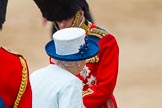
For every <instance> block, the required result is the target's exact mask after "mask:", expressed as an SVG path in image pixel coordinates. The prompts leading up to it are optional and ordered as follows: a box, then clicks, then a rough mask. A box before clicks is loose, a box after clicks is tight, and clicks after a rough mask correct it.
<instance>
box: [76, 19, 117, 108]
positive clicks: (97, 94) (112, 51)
mask: <svg viewBox="0 0 162 108" xmlns="http://www.w3.org/2000/svg"><path fill="white" fill-rule="evenodd" d="M81 27H82V28H83V29H85V30H86V31H87V34H88V38H89V39H92V40H94V41H96V42H97V43H98V44H99V46H100V51H99V53H98V55H97V56H96V57H93V58H91V59H90V60H89V61H88V63H87V67H85V68H84V71H82V72H80V74H79V75H78V77H79V78H80V79H81V80H82V81H83V85H84V90H83V101H84V105H85V106H86V108H117V105H116V101H115V98H114V96H113V91H114V88H115V85H116V81H117V75H118V61H119V60H118V59H119V58H118V57H119V48H118V44H117V42H116V39H115V38H114V36H113V35H111V34H109V33H107V32H106V31H105V30H103V29H101V28H99V27H97V26H96V25H94V24H91V23H90V22H88V21H85V22H84V24H82V25H81Z"/></svg>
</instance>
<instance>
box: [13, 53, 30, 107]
mask: <svg viewBox="0 0 162 108" xmlns="http://www.w3.org/2000/svg"><path fill="white" fill-rule="evenodd" d="M19 59H20V62H21V65H22V80H21V84H20V87H19V92H18V94H17V98H16V100H15V103H14V106H13V108H18V105H19V103H20V100H21V98H22V95H23V94H24V92H25V89H26V87H27V83H28V80H27V78H28V70H27V66H26V62H25V60H24V59H23V57H22V56H20V57H19Z"/></svg>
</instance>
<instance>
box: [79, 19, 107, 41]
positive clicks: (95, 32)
mask: <svg viewBox="0 0 162 108" xmlns="http://www.w3.org/2000/svg"><path fill="white" fill-rule="evenodd" d="M91 26H92V23H91V22H89V21H87V20H85V21H84V23H82V24H81V25H80V27H81V28H83V29H84V30H86V32H87V34H88V35H90V36H96V37H98V38H100V39H101V38H102V37H103V36H105V35H106V34H108V32H107V31H105V30H103V29H101V28H91Z"/></svg>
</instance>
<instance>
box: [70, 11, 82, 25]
mask: <svg viewBox="0 0 162 108" xmlns="http://www.w3.org/2000/svg"><path fill="white" fill-rule="evenodd" d="M79 18H80V14H79V12H77V13H76V14H75V17H74V20H73V23H72V25H71V27H77V26H78V24H79Z"/></svg>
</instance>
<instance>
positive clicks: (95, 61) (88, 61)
mask: <svg viewBox="0 0 162 108" xmlns="http://www.w3.org/2000/svg"><path fill="white" fill-rule="evenodd" d="M97 62H99V57H98V56H97V55H96V56H94V57H91V58H89V59H88V60H86V63H97Z"/></svg>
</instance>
